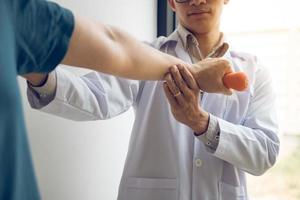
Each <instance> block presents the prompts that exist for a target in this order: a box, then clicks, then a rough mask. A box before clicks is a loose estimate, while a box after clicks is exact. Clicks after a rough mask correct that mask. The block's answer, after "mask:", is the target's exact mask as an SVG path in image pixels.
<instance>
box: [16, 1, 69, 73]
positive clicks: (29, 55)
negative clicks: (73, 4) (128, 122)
mask: <svg viewBox="0 0 300 200" xmlns="http://www.w3.org/2000/svg"><path fill="white" fill-rule="evenodd" d="M11 4H12V8H13V9H14V12H13V13H14V14H15V15H16V16H14V22H15V23H14V24H15V27H14V28H15V34H16V35H15V36H16V56H17V72H18V74H26V73H30V72H38V73H48V72H50V71H52V70H53V69H54V68H55V67H56V66H57V65H58V64H59V63H60V62H61V61H62V59H63V58H64V56H65V54H66V52H67V49H68V45H69V41H70V38H71V36H72V33H73V29H74V16H73V14H72V13H71V11H69V10H67V9H65V8H62V7H60V6H59V5H58V4H56V3H53V2H47V1H44V0H18V1H16V0H12V1H11Z"/></svg>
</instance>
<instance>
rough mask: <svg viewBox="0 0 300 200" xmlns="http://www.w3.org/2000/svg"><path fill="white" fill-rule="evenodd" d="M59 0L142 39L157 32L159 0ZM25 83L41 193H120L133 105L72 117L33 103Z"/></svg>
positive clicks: (50, 197) (77, 198) (92, 199)
mask: <svg viewBox="0 0 300 200" xmlns="http://www.w3.org/2000/svg"><path fill="white" fill-rule="evenodd" d="M58 2H59V3H61V4H62V5H65V6H66V7H68V8H71V9H72V10H74V11H75V12H76V13H79V14H82V15H86V16H89V17H91V18H93V19H96V20H100V21H103V22H105V23H108V24H113V25H116V26H119V27H121V28H123V29H125V30H126V31H128V32H130V33H132V34H133V35H135V36H136V37H137V38H139V39H140V40H147V41H151V40H152V39H154V38H155V35H156V1H155V0H151V1H150V0H130V1H125V0H85V1H80V0H59V1H58ZM76 72H78V71H76ZM79 73H81V72H79ZM20 85H21V90H22V94H23V102H24V111H25V117H26V123H27V130H28V133H29V140H30V143H31V150H32V155H33V159H34V165H35V169H36V175H37V178H38V183H39V186H40V192H41V195H42V199H43V200H83V199H84V200H99V199H107V200H111V199H116V196H117V190H118V185H119V180H120V177H121V174H122V170H123V164H124V161H125V157H126V153H127V147H128V141H129V137H130V131H131V127H132V123H133V118H134V116H133V112H132V110H131V111H129V112H127V113H125V114H123V115H121V116H119V117H117V118H115V119H112V120H108V121H96V122H84V123H78V122H72V121H68V120H64V119H62V118H57V117H54V116H50V115H47V114H44V113H41V112H38V111H34V110H32V109H30V108H29V105H28V103H27V100H26V95H25V90H26V84H25V82H24V81H23V80H20Z"/></svg>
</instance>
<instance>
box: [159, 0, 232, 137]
mask: <svg viewBox="0 0 300 200" xmlns="http://www.w3.org/2000/svg"><path fill="white" fill-rule="evenodd" d="M168 1H169V4H170V6H171V8H172V9H173V11H174V12H176V14H177V16H178V18H179V22H180V23H181V25H183V26H184V27H185V28H187V29H188V30H189V31H190V32H191V33H193V35H194V36H195V37H196V39H197V41H198V43H199V48H200V51H201V52H202V53H203V55H205V56H206V55H208V54H209V53H210V52H211V51H212V49H213V47H214V46H215V45H216V43H217V42H218V41H219V38H220V34H221V32H220V30H219V27H220V17H221V13H222V10H223V6H224V5H226V4H227V3H228V2H229V0H190V1H189V2H186V3H177V2H176V1H175V0H168ZM210 60H211V59H208V60H204V61H207V62H209V61H210ZM216 71H218V72H219V73H221V74H222V75H225V74H223V72H222V71H221V70H218V69H216ZM218 72H216V73H218ZM228 72H230V70H229V71H228ZM202 78H203V79H205V77H202ZM219 81H221V82H222V80H219ZM195 82H196V81H195V79H194V77H193V76H192V75H191V74H190V73H189V71H188V70H187V69H186V68H185V67H184V66H182V65H177V66H173V67H172V69H171V70H170V73H169V74H167V75H166V76H165V83H164V91H165V94H166V97H167V99H168V101H169V104H170V106H171V110H172V113H173V115H174V117H175V119H177V121H179V122H181V123H183V124H185V125H187V126H189V127H190V128H191V129H192V130H193V131H194V132H195V134H196V135H201V134H203V133H204V132H205V131H206V130H207V127H208V124H209V114H208V113H207V112H206V111H205V110H203V109H202V108H201V106H200V103H199V101H200V92H199V90H195ZM203 83H205V81H203ZM206 83H208V82H206ZM204 87H205V86H204Z"/></svg>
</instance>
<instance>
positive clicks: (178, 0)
mask: <svg viewBox="0 0 300 200" xmlns="http://www.w3.org/2000/svg"><path fill="white" fill-rule="evenodd" d="M175 1H176V3H187V2H189V1H190V0H175Z"/></svg>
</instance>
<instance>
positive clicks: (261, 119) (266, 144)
mask: <svg viewBox="0 0 300 200" xmlns="http://www.w3.org/2000/svg"><path fill="white" fill-rule="evenodd" d="M218 122H219V127H220V141H219V145H218V148H217V150H216V152H215V153H214V155H215V156H216V157H218V158H220V159H222V160H225V161H227V162H229V163H231V164H232V165H234V166H236V167H238V168H240V169H241V170H244V171H246V172H248V173H250V174H253V175H261V174H263V173H264V172H265V171H266V170H267V169H269V168H270V167H272V166H273V165H274V163H275V162H276V159H277V156H278V153H279V144H280V142H279V138H278V135H277V134H278V124H277V117H276V109H275V91H274V88H273V87H272V80H271V77H270V75H269V73H268V72H267V70H265V69H264V68H258V69H257V70H256V72H255V83H254V93H253V96H252V99H251V101H250V105H249V109H248V112H247V114H246V117H245V119H244V121H243V123H242V124H241V125H235V124H232V123H230V122H227V121H225V120H223V119H220V118H218Z"/></svg>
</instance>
